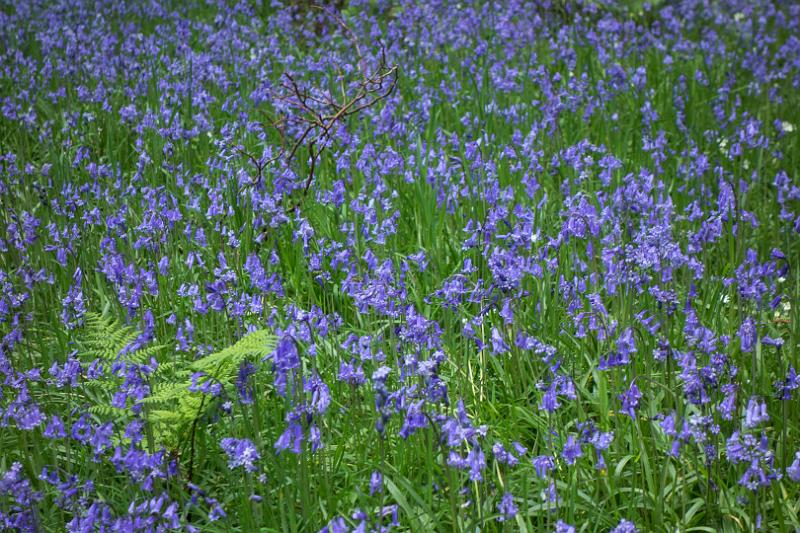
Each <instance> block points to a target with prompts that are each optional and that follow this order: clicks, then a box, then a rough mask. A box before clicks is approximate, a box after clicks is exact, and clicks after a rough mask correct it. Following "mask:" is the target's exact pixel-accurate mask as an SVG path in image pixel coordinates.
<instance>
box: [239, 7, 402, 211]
mask: <svg viewBox="0 0 800 533" xmlns="http://www.w3.org/2000/svg"><path fill="white" fill-rule="evenodd" d="M311 7H313V8H314V9H318V10H320V11H322V12H324V13H326V14H327V15H328V16H330V17H331V18H332V19H333V20H335V21H336V23H337V24H338V25H339V26H340V27H341V28H342V31H343V33H344V35H345V37H346V38H347V39H348V40H349V41H350V42H351V43H352V44H353V47H354V49H355V52H356V55H357V57H358V72H359V78H357V79H355V80H350V82H349V83H345V81H346V80H343V81H342V84H341V85H342V87H341V90H342V95H341V99H337V98H336V97H335V96H334V95H332V94H329V92H328V91H324V90H314V88H313V87H312V88H309V87H303V86H301V84H300V83H298V81H297V80H296V79H295V78H294V77H293V76H292V75H291V74H290V73H288V72H284V74H283V75H282V77H281V78H282V79H281V83H280V85H279V90H280V91H281V92H279V93H278V94H276V95H274V99H275V101H279V102H282V103H283V105H284V106H285V108H286V110H285V111H284V115H283V116H281V117H278V118H276V119H275V120H272V121H271V123H270V125H271V126H272V127H274V128H275V129H277V130H278V132H279V134H280V136H281V144H282V148H281V150H280V151H279V152H278V154H277V155H275V156H274V157H272V158H270V159H263V158H262V159H258V158H256V157H255V156H253V155H252V154H250V153H248V152H246V151H245V150H244V149H243V148H241V147H237V151H238V152H239V153H240V154H241V155H243V156H244V157H246V158H247V159H248V160H249V161H250V163H251V164H252V165H253V166H254V167H255V169H256V171H257V176H256V179H255V180H254V182H253V183H252V185H254V186H260V185H261V183H262V180H263V172H264V169H265V168H266V167H268V166H270V165H272V164H273V163H275V162H277V161H279V160H282V161H283V162H284V164H285V165H286V166H291V165H292V164H293V162H294V160H295V157H296V155H297V154H298V152H299V151H300V148H301V147H303V146H305V147H306V149H307V153H308V160H307V163H308V177H307V178H306V181H305V185H304V186H303V188H302V196H301V198H300V199H299V200H298V201H297V203H296V204H295V205H294V208H295V209H296V208H297V207H299V206H300V204H301V203H302V201H303V199H304V198H305V197H306V196H307V194H308V191H309V190H310V188H311V184H312V182H313V180H314V172H315V171H316V168H317V162H318V159H319V158H320V156H321V155H322V153H323V151H324V150H325V149H326V148H327V147H328V146H329V144H330V142H331V141H332V140H333V136H334V134H335V128H336V126H337V125H338V124H339V123H340V122H342V121H343V120H345V119H346V118H347V117H349V116H352V115H355V114H357V113H360V112H361V111H363V110H365V109H367V108H370V107H372V106H374V105H376V104H377V103H378V102H380V101H381V100H384V99H386V98H388V97H389V96H390V95H391V94H392V92H393V91H394V89H395V87H396V86H397V75H398V68H397V65H389V64H388V63H387V61H386V51H385V49H384V48H383V47H381V51H380V59H379V61H378V65H377V67H376V68H375V69H374V70H373V71H370V70H369V69H368V65H367V61H366V59H365V58H364V55H363V52H362V44H363V43H361V41H360V40H359V38H358V36H357V35H356V34H355V32H354V31H353V30H352V29H351V28H350V27H349V26H348V25H347V23H345V21H344V20H343V19H342V18H341V17H340V16H339V15H338V14H337V13H335V12H334V11H332V10H330V9H329V8H325V7H322V6H318V5H312V6H311ZM290 124H294V125H296V126H299V127H298V129H297V130H296V131H297V133H296V135H295V137H294V139H292V140H289V139H287V135H288V134H287V132H286V130H285V127H286V126H288V125H290Z"/></svg>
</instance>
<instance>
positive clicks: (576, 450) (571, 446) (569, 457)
mask: <svg viewBox="0 0 800 533" xmlns="http://www.w3.org/2000/svg"><path fill="white" fill-rule="evenodd" d="M582 455H583V450H581V445H580V443H578V441H577V440H576V439H575V437H574V436H572V435H570V436H568V437H567V442H566V443H564V449H563V450H562V451H561V457H563V458H564V460H565V461H566V462H567V464H568V465H574V464H575V461H577V460H578V458H579V457H581V456H582Z"/></svg>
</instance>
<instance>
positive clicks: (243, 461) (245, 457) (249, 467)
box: [220, 437, 261, 472]
mask: <svg viewBox="0 0 800 533" xmlns="http://www.w3.org/2000/svg"><path fill="white" fill-rule="evenodd" d="M220 446H221V447H222V451H224V452H225V453H226V454H227V455H228V468H230V469H231V470H233V469H234V468H237V467H239V466H243V467H244V469H245V470H246V471H248V472H255V470H256V465H255V462H256V461H258V460H259V459H261V456H260V455H259V454H258V450H256V447H255V445H254V444H253V442H252V441H250V440H249V439H234V438H230V437H228V438H224V439H222V441H221V442H220Z"/></svg>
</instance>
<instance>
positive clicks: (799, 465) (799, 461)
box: [786, 451, 800, 483]
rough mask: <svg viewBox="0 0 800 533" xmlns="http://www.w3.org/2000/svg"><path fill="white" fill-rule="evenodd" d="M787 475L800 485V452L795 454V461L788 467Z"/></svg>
mask: <svg viewBox="0 0 800 533" xmlns="http://www.w3.org/2000/svg"><path fill="white" fill-rule="evenodd" d="M786 475H787V476H789V479H791V480H792V481H794V482H795V483H800V451H798V452H795V454H794V461H792V464H791V465H789V466H787V467H786Z"/></svg>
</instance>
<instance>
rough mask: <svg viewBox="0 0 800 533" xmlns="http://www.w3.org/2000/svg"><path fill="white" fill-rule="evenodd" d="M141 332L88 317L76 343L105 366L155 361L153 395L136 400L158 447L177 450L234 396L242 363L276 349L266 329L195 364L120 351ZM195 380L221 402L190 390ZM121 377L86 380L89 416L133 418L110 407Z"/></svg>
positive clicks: (153, 350) (154, 351) (157, 353)
mask: <svg viewBox="0 0 800 533" xmlns="http://www.w3.org/2000/svg"><path fill="white" fill-rule="evenodd" d="M139 334H140V333H139V332H138V331H137V330H136V329H135V328H133V327H131V326H127V325H125V324H123V323H122V322H120V321H119V320H115V319H113V318H110V317H107V316H104V315H100V314H96V313H87V315H86V320H85V322H84V326H83V328H82V331H81V338H80V339H79V342H78V344H79V346H80V347H81V348H82V349H81V358H82V359H83V360H85V361H86V360H94V359H96V358H100V359H101V360H103V361H104V362H106V363H113V362H116V361H118V360H120V359H122V360H124V361H125V362H127V363H132V364H146V363H149V362H150V360H151V359H155V360H156V361H157V362H158V363H159V364H158V367H157V368H156V370H155V372H153V373H152V374H151V375H150V376H149V378H150V388H151V394H150V395H149V396H148V397H146V398H144V399H142V400H140V402H139V403H140V404H141V405H142V406H143V408H144V416H145V418H146V420H147V423H148V425H149V429H150V430H151V432H152V434H153V435H154V438H155V440H156V441H157V443H158V444H160V445H164V446H167V447H176V446H178V444H179V443H180V442H181V439H182V437H183V436H184V435H185V434H186V431H187V430H188V429H189V427H190V426H193V425H196V424H197V421H199V420H202V419H204V418H205V417H207V416H208V415H209V414H210V413H211V412H212V411H213V410H215V409H217V408H218V405H219V403H220V399H221V398H226V397H234V396H235V394H236V391H235V379H236V375H237V373H238V371H239V368H240V366H241V365H242V363H244V362H245V361H247V360H248V359H254V360H258V359H260V358H261V357H263V356H264V355H266V354H267V353H269V352H270V351H272V350H273V349H274V348H275V343H276V340H275V336H274V335H273V334H272V333H270V332H269V331H267V330H257V331H254V332H252V333H249V334H247V335H245V336H244V337H243V338H241V339H240V340H239V341H238V342H236V343H235V344H233V345H231V346H228V347H227V348H223V349H222V350H220V351H218V352H214V353H212V354H209V355H206V356H204V357H202V358H200V359H197V360H194V361H180V360H174V359H173V360H169V361H167V360H163V359H165V358H164V357H163V355H162V354H163V353H164V351H165V348H166V346H163V345H152V346H148V347H145V348H141V349H139V350H135V351H130V352H126V353H123V351H124V350H125V348H126V347H128V346H130V344H131V343H132V342H134V340H135V339H136V338H137V337H138V336H139ZM193 378H194V382H196V384H198V385H202V384H204V383H207V382H209V381H211V382H214V383H217V384H219V387H220V389H221V392H222V394H221V395H220V398H210V397H209V396H206V395H204V394H202V393H200V392H192V391H191V390H190V386H191V385H192V383H193ZM121 382H122V378H120V377H117V376H113V375H110V374H108V375H106V377H105V379H100V380H95V381H92V382H89V383H88V384H87V387H85V388H84V392H85V393H86V399H87V400H89V401H90V403H91V404H92V405H91V406H90V407H89V408H88V412H90V413H92V414H94V415H96V416H98V417H100V418H105V419H108V418H111V417H120V416H124V415H129V416H132V413H131V412H130V408H128V409H117V408H114V407H112V406H111V398H112V395H113V393H114V391H115V390H116V389H117V388H118V387H119V385H120V383H121Z"/></svg>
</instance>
